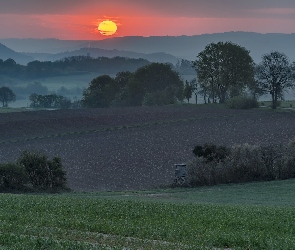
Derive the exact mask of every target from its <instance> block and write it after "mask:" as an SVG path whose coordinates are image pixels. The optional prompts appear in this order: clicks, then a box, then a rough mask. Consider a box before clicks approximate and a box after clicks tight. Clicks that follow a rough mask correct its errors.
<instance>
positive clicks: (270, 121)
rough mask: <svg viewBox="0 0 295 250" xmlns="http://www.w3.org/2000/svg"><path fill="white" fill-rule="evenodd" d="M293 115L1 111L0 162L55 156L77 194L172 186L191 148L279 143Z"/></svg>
mask: <svg viewBox="0 0 295 250" xmlns="http://www.w3.org/2000/svg"><path fill="white" fill-rule="evenodd" d="M294 124H295V115H294V114H293V113H289V112H273V111H270V110H259V109H258V110H229V109H225V108H217V107H210V106H206V105H200V106H195V105H185V106H163V107H133V108H109V109H77V110H55V111H35V112H21V113H7V114H0V131H1V133H0V161H1V162H6V161H14V160H16V159H17V157H18V156H19V154H20V152H21V151H23V150H41V151H43V152H44V153H46V154H47V155H49V156H50V157H52V156H56V155H58V156H60V157H61V158H62V161H63V165H64V167H65V170H66V171H67V175H68V182H69V187H70V188H72V189H74V190H77V191H103V190H133V189H148V188H154V187H158V186H165V185H168V184H170V183H171V182H172V180H173V175H174V164H175V163H182V162H187V161H189V160H190V159H191V158H192V157H193V154H192V149H193V147H194V146H195V145H196V144H203V143H208V142H212V143H215V144H218V145H227V146H229V145H233V144H241V143H250V144H257V145H269V144H279V143H286V142H288V141H289V140H290V139H292V138H294V137H295V129H294Z"/></svg>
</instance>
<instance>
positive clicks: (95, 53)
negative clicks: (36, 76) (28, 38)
mask: <svg viewBox="0 0 295 250" xmlns="http://www.w3.org/2000/svg"><path fill="white" fill-rule="evenodd" d="M24 54H26V55H28V56H30V57H33V58H34V59H35V60H39V61H56V60H60V59H62V58H65V57H71V56H81V55H83V56H90V57H94V58H97V57H108V58H113V57H117V56H119V57H127V58H135V59H139V58H143V59H146V60H148V61H150V62H160V63H167V62H169V63H172V64H174V65H175V64H176V63H177V61H178V59H177V58H176V57H175V56H172V55H170V54H167V53H163V52H159V53H150V54H146V53H137V52H132V51H124V50H117V49H112V50H107V49H99V48H81V49H79V50H74V51H66V52H61V53H55V54H52V53H24Z"/></svg>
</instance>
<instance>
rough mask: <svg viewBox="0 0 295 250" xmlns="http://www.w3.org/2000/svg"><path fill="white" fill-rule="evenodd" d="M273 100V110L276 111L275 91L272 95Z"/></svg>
mask: <svg viewBox="0 0 295 250" xmlns="http://www.w3.org/2000/svg"><path fill="white" fill-rule="evenodd" d="M271 99H272V109H276V108H277V102H276V100H275V93H274V91H272V93H271Z"/></svg>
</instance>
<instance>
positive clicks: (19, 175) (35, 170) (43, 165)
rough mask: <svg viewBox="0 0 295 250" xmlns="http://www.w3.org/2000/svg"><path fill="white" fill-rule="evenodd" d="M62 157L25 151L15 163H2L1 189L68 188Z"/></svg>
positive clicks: (55, 189) (44, 189) (57, 189)
mask: <svg viewBox="0 0 295 250" xmlns="http://www.w3.org/2000/svg"><path fill="white" fill-rule="evenodd" d="M67 189H68V188H67V178H66V172H65V171H64V170H63V166H62V162H61V158H60V157H54V158H53V159H52V160H50V159H49V158H48V156H46V155H45V154H43V153H41V152H31V151H23V152H22V153H21V155H20V156H19V158H18V159H17V161H16V162H15V163H14V162H12V163H1V164H0V191H49V192H52V191H60V190H67Z"/></svg>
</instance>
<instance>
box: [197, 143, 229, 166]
mask: <svg viewBox="0 0 295 250" xmlns="http://www.w3.org/2000/svg"><path fill="white" fill-rule="evenodd" d="M193 153H194V154H195V155H196V156H197V157H204V158H205V159H206V161H207V162H211V161H216V162H220V161H223V160H224V159H225V158H226V156H227V155H228V149H227V148H226V147H223V146H216V145H214V144H207V143H206V144H204V145H203V146H200V145H197V146H196V147H195V148H194V150H193Z"/></svg>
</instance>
